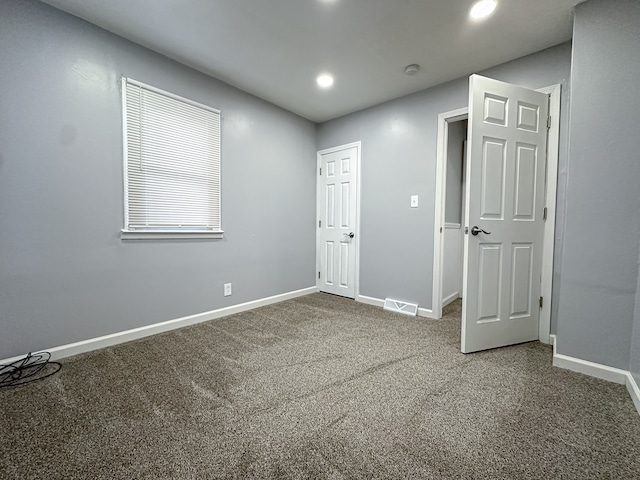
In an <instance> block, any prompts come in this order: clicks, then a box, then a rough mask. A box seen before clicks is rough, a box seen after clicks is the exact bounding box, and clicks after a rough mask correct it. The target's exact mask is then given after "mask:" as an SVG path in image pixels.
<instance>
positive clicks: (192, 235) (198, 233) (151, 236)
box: [120, 230, 224, 240]
mask: <svg viewBox="0 0 640 480" xmlns="http://www.w3.org/2000/svg"><path fill="white" fill-rule="evenodd" d="M223 236H224V232H223V231H222V230H218V231H215V232H204V231H202V230H191V231H188V230H121V234H120V238H122V240H191V239H199V238H213V239H215V238H223Z"/></svg>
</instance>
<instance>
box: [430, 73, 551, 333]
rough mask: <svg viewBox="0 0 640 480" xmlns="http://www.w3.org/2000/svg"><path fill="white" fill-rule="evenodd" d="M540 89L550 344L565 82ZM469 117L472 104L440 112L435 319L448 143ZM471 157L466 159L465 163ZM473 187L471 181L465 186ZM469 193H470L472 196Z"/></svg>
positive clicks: (544, 318)
mask: <svg viewBox="0 0 640 480" xmlns="http://www.w3.org/2000/svg"><path fill="white" fill-rule="evenodd" d="M536 91H538V92H540V93H546V94H547V95H549V115H550V116H551V127H550V128H549V131H548V134H547V167H546V171H547V174H546V179H545V206H546V207H547V220H546V222H545V224H544V237H543V242H542V245H543V246H542V277H541V280H540V284H541V285H540V294H541V296H542V297H543V298H544V299H545V301H544V302H543V305H542V308H541V309H540V318H539V320H538V338H539V340H540V342H542V343H547V344H548V343H550V332H551V293H552V289H553V256H554V251H555V241H554V239H555V226H556V193H557V188H558V157H559V143H560V96H561V91H562V89H561V85H560V84H555V85H550V86H548V87H544V88H539V89H537V90H536ZM468 116H469V107H468V106H467V107H463V108H458V109H456V110H450V111H448V112H444V113H441V114H439V115H438V135H437V143H436V145H437V150H436V198H435V215H434V217H435V218H434V227H433V289H432V300H431V305H432V307H431V308H432V310H433V315H434V317H435V318H442V274H443V268H442V267H443V254H444V248H443V244H442V239H443V230H444V226H445V225H444V218H445V210H444V209H445V200H446V188H447V143H448V138H449V137H448V132H449V123H453V122H457V121H460V120H465V119H466V118H468ZM466 161H467V159H466V158H465V162H466ZM465 188H466V189H467V190H468V189H469V184H468V182H467V185H466V187H465ZM468 194H469V192H468V191H467V192H466V195H468ZM467 214H468V212H467V211H466V208H465V211H464V218H462V219H461V220H462V228H464V227H465V226H466V225H467V221H466V217H467Z"/></svg>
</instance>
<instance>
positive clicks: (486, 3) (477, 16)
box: [469, 0, 498, 20]
mask: <svg viewBox="0 0 640 480" xmlns="http://www.w3.org/2000/svg"><path fill="white" fill-rule="evenodd" d="M497 6H498V2H496V0H480V1H479V2H476V3H475V4H474V5H473V7H471V11H470V12H469V16H470V17H471V18H473V19H474V20H481V19H483V18H486V17H488V16H489V15H491V14H492V13H493V11H494V10H495V9H496V7H497Z"/></svg>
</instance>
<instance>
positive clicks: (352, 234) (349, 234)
mask: <svg viewBox="0 0 640 480" xmlns="http://www.w3.org/2000/svg"><path fill="white" fill-rule="evenodd" d="M343 235H344V236H345V237H349V238H353V237H355V234H354V233H353V232H350V233H343Z"/></svg>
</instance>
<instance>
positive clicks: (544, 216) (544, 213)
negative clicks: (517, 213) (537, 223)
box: [542, 207, 547, 220]
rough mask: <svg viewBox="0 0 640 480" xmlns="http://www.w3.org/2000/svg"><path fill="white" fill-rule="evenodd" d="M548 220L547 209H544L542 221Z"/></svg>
mask: <svg viewBox="0 0 640 480" xmlns="http://www.w3.org/2000/svg"><path fill="white" fill-rule="evenodd" d="M546 219H547V207H544V210H543V211H542V220H546Z"/></svg>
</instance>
